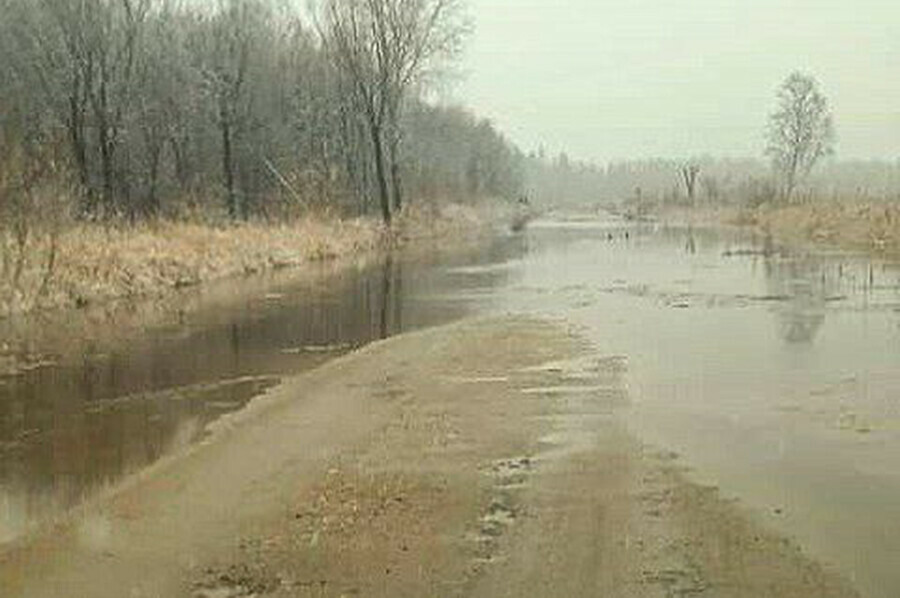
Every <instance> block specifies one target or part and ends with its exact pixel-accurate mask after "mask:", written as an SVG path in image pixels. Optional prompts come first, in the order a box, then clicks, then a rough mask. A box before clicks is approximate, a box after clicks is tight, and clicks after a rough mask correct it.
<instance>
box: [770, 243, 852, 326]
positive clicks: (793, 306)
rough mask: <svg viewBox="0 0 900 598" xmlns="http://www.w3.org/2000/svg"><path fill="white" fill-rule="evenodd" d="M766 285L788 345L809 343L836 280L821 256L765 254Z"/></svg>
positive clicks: (832, 291)
mask: <svg viewBox="0 0 900 598" xmlns="http://www.w3.org/2000/svg"><path fill="white" fill-rule="evenodd" d="M765 274H766V287H767V289H768V293H769V298H770V299H772V300H774V301H777V303H776V307H775V310H774V311H775V315H776V321H777V323H778V328H779V334H780V335H781V338H782V339H784V341H785V342H787V343H791V344H800V343H802V344H810V343H812V342H813V341H814V340H815V338H816V336H817V335H818V333H819V331H820V330H821V329H822V325H823V324H824V323H825V305H826V300H827V298H828V297H829V296H831V295H833V294H834V291H835V289H836V288H837V285H838V283H837V281H836V280H835V279H834V278H833V277H831V276H829V274H828V268H827V264H826V263H825V262H824V260H822V259H821V258H816V257H813V256H804V257H798V258H791V259H780V258H773V257H767V258H766V260H765Z"/></svg>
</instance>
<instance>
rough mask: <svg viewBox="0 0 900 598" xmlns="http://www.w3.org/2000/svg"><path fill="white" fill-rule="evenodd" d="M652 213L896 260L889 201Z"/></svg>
mask: <svg viewBox="0 0 900 598" xmlns="http://www.w3.org/2000/svg"><path fill="white" fill-rule="evenodd" d="M657 217H658V218H659V219H660V220H661V221H675V222H684V223H688V224H694V225H712V226H735V227H739V228H743V229H747V230H755V231H757V232H759V233H760V234H763V235H771V236H772V238H773V239H775V240H776V241H778V242H781V243H786V244H789V245H794V246H798V245H799V246H803V245H807V246H813V247H815V248H816V249H820V250H821V249H837V250H841V251H849V252H853V253H857V254H861V255H865V256H867V257H871V258H875V259H881V260H887V261H900V205H896V204H893V203H890V202H884V203H873V202H859V203H849V202H848V203H845V202H835V201H824V202H821V203H806V204H797V205H784V206H779V205H775V206H770V205H763V206H760V207H757V208H741V207H717V208H678V209H662V210H660V211H659V212H658V213H657Z"/></svg>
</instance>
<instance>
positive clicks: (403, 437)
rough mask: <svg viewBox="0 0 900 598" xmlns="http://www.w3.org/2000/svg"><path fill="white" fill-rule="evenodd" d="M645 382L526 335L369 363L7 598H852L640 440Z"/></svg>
mask: <svg viewBox="0 0 900 598" xmlns="http://www.w3.org/2000/svg"><path fill="white" fill-rule="evenodd" d="M627 367H628V364H627V360H626V359H625V358H622V357H618V356H605V355H598V354H596V352H595V351H594V350H593V349H592V348H591V347H590V346H588V345H587V343H585V342H584V341H582V340H580V338H579V336H578V335H577V333H575V332H573V331H570V330H567V328H566V325H565V324H564V323H561V322H551V321H538V320H532V319H527V318H523V317H507V318H494V319H478V320H468V321H464V322H461V323H457V324H453V325H450V326H445V327H441V328H435V329H431V330H427V331H423V332H417V333H412V334H408V335H403V336H400V337H395V338H393V339H390V340H387V341H383V342H379V343H376V344H373V345H370V346H369V347H367V348H365V349H362V350H360V351H358V352H356V353H353V354H351V355H348V356H346V357H343V358H339V359H337V360H335V361H332V362H330V363H328V364H327V365H325V366H323V367H321V368H319V369H317V370H315V371H313V372H311V373H309V374H306V375H303V376H300V377H297V378H295V379H293V380H291V381H289V382H286V383H285V384H283V385H281V386H279V387H278V388H276V389H273V390H271V391H269V393H268V394H267V395H266V396H264V397H262V398H260V399H258V400H256V401H255V402H254V403H253V404H252V405H251V407H250V408H248V409H247V410H245V411H244V412H241V413H240V414H238V415H235V416H232V417H230V418H228V419H224V420H220V421H219V422H218V424H217V425H216V427H215V429H214V430H212V431H211V434H210V436H209V437H208V438H207V439H206V440H205V441H204V442H202V443H200V444H198V445H195V446H194V447H192V448H191V449H189V450H188V451H187V452H186V453H182V454H179V455H174V456H172V457H170V458H168V459H166V460H164V461H162V462H160V463H158V464H157V465H155V466H153V467H152V468H151V469H149V470H148V471H146V472H143V473H142V474H141V475H139V476H137V477H135V478H133V479H130V480H128V482H127V483H126V484H124V485H122V486H120V487H117V488H114V489H111V490H110V491H109V492H108V493H107V495H106V496H104V497H101V498H100V499H98V500H96V501H94V502H92V503H91V504H89V505H87V506H85V507H84V508H83V509H81V511H79V512H78V513H76V514H74V515H73V516H72V517H71V518H70V519H69V520H67V521H63V522H60V523H59V524H58V525H56V526H55V527H54V528H53V529H48V530H45V531H43V532H41V533H38V534H35V535H33V536H32V537H31V538H28V539H26V540H23V541H21V542H20V543H18V544H16V545H14V546H11V547H8V548H6V549H5V550H4V551H2V552H0V589H2V591H0V595H2V596H3V597H4V598H7V597H8V598H13V597H28V598H32V597H41V598H51V597H54V598H55V597H71V598H82V597H83V598H105V597H115V598H124V597H133V598H136V597H169V596H176V597H181V596H183V597H194V598H229V597H237V596H257V597H262V596H272V597H281V596H285V597H286V596H309V597H314V596H315V597H319V596H323V597H324V596H329V597H331V596H334V597H341V596H383V597H392V598H396V597H400V596H417V597H419V596H421V597H424V596H436V597H443V596H448V597H451V596H485V597H487V596H535V597H548V598H549V597H555V596H560V597H561V596H603V597H612V598H615V597H690V596H714V597H747V598H751V597H753V598H760V597H767V598H786V597H816V598H828V597H845V596H856V594H855V593H854V591H853V590H852V589H851V588H850V587H849V586H848V585H847V584H846V583H845V581H843V580H842V579H840V578H838V577H837V576H836V575H835V574H834V573H832V572H830V571H829V570H828V569H827V567H824V566H822V565H820V564H817V563H814V562H812V561H810V560H809V559H808V558H807V557H805V556H804V554H803V552H802V550H801V549H800V548H799V547H797V546H796V545H794V543H792V542H791V541H790V540H789V539H786V538H781V537H778V536H777V535H775V534H773V533H771V532H768V531H766V530H765V529H763V528H762V527H761V526H760V525H759V524H758V523H757V522H756V521H755V518H754V515H753V514H752V513H750V512H746V511H745V510H743V508H742V507H741V506H740V504H739V503H737V502H735V501H733V500H726V499H724V498H722V497H720V496H719V494H718V493H717V491H716V489H715V488H710V487H703V486H699V485H697V484H695V483H693V482H691V481H690V480H689V479H688V477H689V476H687V475H686V472H685V470H684V467H685V464H683V463H680V462H679V460H678V458H677V457H676V456H675V455H672V454H669V453H667V452H665V450H660V449H652V448H649V447H645V446H642V445H641V444H640V442H639V441H638V440H637V439H635V438H633V437H631V436H629V434H628V433H627V432H626V431H625V430H624V428H623V426H622V425H621V422H620V416H619V412H620V411H621V410H622V409H623V408H626V406H627V404H628V401H629V397H628V393H627V389H626V388H625V386H624V383H623V373H624V371H625V370H626V368H627Z"/></svg>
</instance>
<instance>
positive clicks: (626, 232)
mask: <svg viewBox="0 0 900 598" xmlns="http://www.w3.org/2000/svg"><path fill="white" fill-rule="evenodd" d="M630 238H631V235H629V234H628V231H625V239H626V240H627V239H630Z"/></svg>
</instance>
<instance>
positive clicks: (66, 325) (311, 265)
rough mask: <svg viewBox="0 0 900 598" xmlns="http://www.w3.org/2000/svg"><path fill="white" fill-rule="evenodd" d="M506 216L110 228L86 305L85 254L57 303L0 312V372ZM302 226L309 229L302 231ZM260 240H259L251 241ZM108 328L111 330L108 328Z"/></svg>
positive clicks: (440, 245) (424, 248)
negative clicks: (254, 283)
mask: <svg viewBox="0 0 900 598" xmlns="http://www.w3.org/2000/svg"><path fill="white" fill-rule="evenodd" d="M507 218H508V214H507V213H506V212H505V211H504V206H502V205H496V206H495V205H490V204H487V205H481V206H475V207H470V206H459V205H454V204H451V205H448V206H444V208H443V209H442V210H441V211H439V212H436V213H425V212H424V211H415V212H412V213H407V214H405V215H404V218H402V219H399V220H398V221H397V222H395V225H394V227H393V228H392V230H390V231H388V230H385V229H384V227H383V226H382V225H381V224H380V223H379V222H377V221H359V220H353V221H338V220H331V221H319V222H315V221H311V220H309V221H304V222H300V223H298V225H297V226H294V227H289V226H284V225H273V226H264V225H256V224H248V225H237V226H235V227H233V228H229V229H224V230H219V229H216V228H214V227H211V226H199V225H194V224H173V223H164V224H162V225H160V226H159V227H157V228H156V230H150V229H149V228H148V227H142V228H140V229H139V230H137V231H133V230H129V229H125V230H123V231H118V232H115V231H114V232H113V233H111V234H113V235H115V239H114V240H115V243H114V244H113V246H112V248H111V249H103V248H101V249H103V253H104V255H102V256H100V257H99V258H98V259H104V260H105V261H106V263H107V265H108V267H107V268H106V269H105V271H104V272H103V275H104V281H105V282H104V284H100V285H96V286H95V287H94V290H95V291H96V294H95V295H93V299H91V300H89V301H85V302H84V303H82V304H80V305H76V304H75V303H74V302H73V301H72V300H71V293H72V292H74V291H85V290H87V291H90V290H91V284H90V283H91V281H90V280H89V278H88V277H87V276H86V275H85V273H86V272H88V270H87V267H86V263H85V262H87V261H88V259H89V258H93V257H95V256H91V255H90V254H89V253H87V252H79V253H77V254H75V255H73V256H72V258H71V259H72V260H74V262H75V263H74V264H72V267H69V266H65V267H66V268H68V270H69V272H70V273H71V276H70V277H69V278H65V279H63V278H61V279H60V280H59V287H58V289H57V302H56V303H55V304H54V303H52V302H49V303H46V304H43V305H40V306H37V307H36V308H35V309H31V310H29V311H19V312H15V313H9V311H5V312H2V313H0V331H2V334H0V337H2V338H0V376H2V375H12V374H15V373H16V372H18V371H22V370H23V369H30V368H36V367H42V365H45V364H48V363H53V362H55V361H56V360H57V359H58V358H59V356H58V355H56V354H55V353H56V352H57V351H58V348H59V347H61V346H66V345H68V344H69V343H68V342H67V341H66V337H67V336H71V335H75V336H76V337H78V338H81V337H85V338H87V339H90V340H91V342H94V341H98V342H100V343H101V346H105V345H107V344H108V343H107V340H109V339H106V337H107V336H113V337H115V338H116V339H118V338H119V337H121V336H122V330H133V331H136V333H137V334H140V333H141V331H142V330H146V329H147V328H154V327H157V326H164V325H177V324H178V322H180V321H183V320H184V318H185V317H186V316H189V315H190V314H191V313H193V312H194V311H196V310H197V309H202V307H203V306H204V305H206V304H208V303H210V302H211V303H212V304H213V305H217V304H219V303H221V302H227V301H228V298H229V297H230V296H231V293H232V292H233V288H234V287H235V285H237V286H238V287H240V286H241V281H244V280H250V279H253V278H256V277H261V278H260V280H261V284H263V285H264V286H265V285H267V284H270V283H271V282H273V281H277V280H280V279H287V278H289V279H305V278H309V279H310V280H313V281H314V280H317V279H319V278H320V277H323V276H324V277H328V276H329V275H333V274H336V273H338V272H340V271H342V270H344V269H346V268H364V267H366V265H367V264H369V263H372V262H373V261H375V260H378V259H381V258H382V256H384V255H387V254H388V253H390V252H393V251H398V250H400V251H403V252H405V253H408V252H413V253H418V252H423V253H425V252H430V251H435V250H436V251H443V250H451V251H452V250H453V248H455V247H459V246H461V245H462V244H465V243H469V242H472V241H473V240H480V239H484V238H486V237H487V236H488V235H490V234H491V232H492V230H494V229H495V228H496V227H497V226H499V225H502V224H505V223H506V221H507ZM305 232H306V233H310V235H309V236H308V237H303V236H300V235H302V234H303V233H305ZM179 235H180V236H181V238H179ZM254 237H255V238H256V239H258V240H257V242H256V245H255V246H252V247H250V248H245V245H246V242H252V241H253V238H254ZM292 237H297V238H292ZM185 238H186V239H188V241H191V240H192V241H193V242H185ZM248 239H249V241H247V240H248ZM259 239H261V242H260V241H259ZM81 242H83V239H82V240H81V241H79V243H81ZM101 243H102V241H101ZM185 245H187V246H188V247H187V249H185ZM137 272H141V274H140V276H137V275H136V273H137ZM182 276H189V278H188V281H190V282H189V283H186V282H181V283H179V280H184V279H183V278H181V277H182ZM136 280H138V281H139V284H136V283H135V281H136ZM111 327H112V328H115V330H113V331H109V332H110V333H111V334H106V332H104V331H105V330H106V329H108V328H111Z"/></svg>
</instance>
